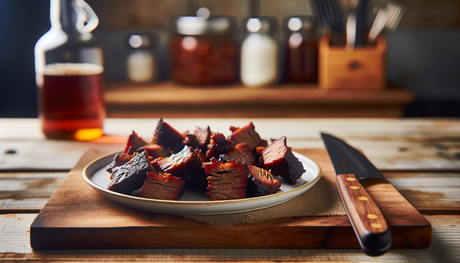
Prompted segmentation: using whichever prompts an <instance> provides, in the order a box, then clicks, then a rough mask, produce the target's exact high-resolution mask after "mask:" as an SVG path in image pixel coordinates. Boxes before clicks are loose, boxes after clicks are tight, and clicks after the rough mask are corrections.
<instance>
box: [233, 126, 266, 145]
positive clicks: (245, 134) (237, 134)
mask: <svg viewBox="0 0 460 263" xmlns="http://www.w3.org/2000/svg"><path fill="white" fill-rule="evenodd" d="M230 131H232V134H231V135H230V136H229V137H228V139H229V140H230V141H232V142H233V143H234V144H235V145H236V144H239V143H242V142H245V143H246V144H247V145H248V147H249V149H250V150H251V151H253V150H254V149H255V148H256V147H257V146H259V145H260V144H261V143H262V139H261V138H260V136H259V134H258V133H257V132H256V130H255V126H254V124H253V123H252V122H250V123H249V124H248V125H246V126H244V127H241V128H236V127H230Z"/></svg>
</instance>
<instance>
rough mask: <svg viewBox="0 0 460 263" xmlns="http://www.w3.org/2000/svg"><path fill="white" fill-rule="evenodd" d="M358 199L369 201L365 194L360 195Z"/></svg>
mask: <svg viewBox="0 0 460 263" xmlns="http://www.w3.org/2000/svg"><path fill="white" fill-rule="evenodd" d="M358 199H359V200H361V201H367V197H365V196H360V197H358Z"/></svg>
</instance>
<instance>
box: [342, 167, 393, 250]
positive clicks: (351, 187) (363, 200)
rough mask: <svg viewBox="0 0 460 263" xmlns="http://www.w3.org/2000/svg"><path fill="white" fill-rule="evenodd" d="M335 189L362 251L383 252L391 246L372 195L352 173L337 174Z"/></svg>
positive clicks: (385, 225) (389, 234)
mask: <svg viewBox="0 0 460 263" xmlns="http://www.w3.org/2000/svg"><path fill="white" fill-rule="evenodd" d="M337 189H338V191H339V193H340V196H341V198H342V202H343V205H344V207H345V209H346V211H347V214H348V218H349V219H350V221H351V224H352V226H353V229H354V230H355V233H356V235H357V237H358V239H359V242H360V244H361V247H362V249H363V251H364V252H365V253H366V254H368V255H371V256H380V255H382V254H384V253H385V252H386V251H387V250H388V249H389V248H390V246H391V231H390V230H389V228H388V224H387V222H386V220H385V218H384V217H383V215H382V212H380V209H379V208H378V206H377V205H376V204H375V202H374V200H373V199H372V197H370V195H369V194H368V193H367V192H366V189H364V187H363V186H362V185H361V184H360V183H359V181H358V179H357V178H356V175H354V174H339V175H337Z"/></svg>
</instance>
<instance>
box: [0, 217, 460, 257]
mask: <svg viewBox="0 0 460 263" xmlns="http://www.w3.org/2000/svg"><path fill="white" fill-rule="evenodd" d="M36 216H37V214H6V215H0V236H1V237H2V238H1V239H0V260H3V261H12V262H16V261H21V262H24V261H34V262H57V261H59V262H81V261H88V262H103V261H104V262H105V261H110V262H118V261H120V262H122V261H123V262H139V261H143V262H222V261H225V262H352V261H353V262H435V263H438V262H458V261H460V243H459V242H458V239H459V237H460V228H458V225H460V216H458V215H427V216H425V217H426V219H427V220H428V221H429V222H430V223H431V225H432V226H433V243H432V245H431V246H430V247H428V248H425V249H390V250H389V251H388V253H387V254H385V255H383V256H380V257H377V258H370V257H368V256H366V255H364V254H363V253H362V251H361V250H360V249H295V248H287V249H190V248H176V249H171V248H157V249H117V250H114V249H107V250H102V249H91V250H48V251H34V250H32V248H31V247H30V242H29V238H30V233H29V228H30V225H31V223H32V221H33V220H34V219H35V217H36ZM335 238H341V237H340V236H337V237H335ZM303 241H304V240H299V241H298V242H303Z"/></svg>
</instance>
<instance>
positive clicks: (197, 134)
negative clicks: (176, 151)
mask: <svg viewBox="0 0 460 263" xmlns="http://www.w3.org/2000/svg"><path fill="white" fill-rule="evenodd" d="M210 139H211V128H209V126H208V127H207V128H205V129H203V128H200V127H195V130H194V131H193V133H185V140H184V141H183V144H185V145H188V146H190V147H193V148H194V149H200V150H201V151H203V153H206V151H207V150H208V144H209V141H210Z"/></svg>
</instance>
